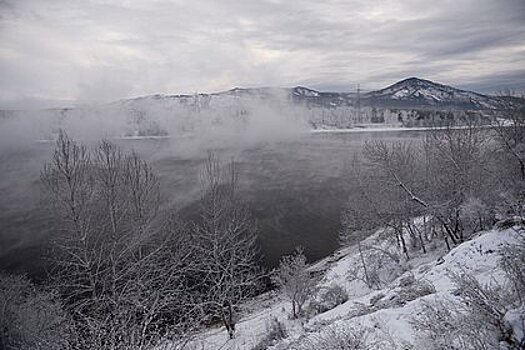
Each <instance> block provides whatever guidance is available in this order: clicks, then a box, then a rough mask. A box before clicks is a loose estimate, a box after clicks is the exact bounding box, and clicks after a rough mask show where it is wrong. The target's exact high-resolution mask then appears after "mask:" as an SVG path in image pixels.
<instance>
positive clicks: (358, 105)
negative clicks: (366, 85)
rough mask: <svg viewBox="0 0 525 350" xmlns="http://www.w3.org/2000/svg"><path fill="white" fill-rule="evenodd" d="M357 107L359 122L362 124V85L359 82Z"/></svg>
mask: <svg viewBox="0 0 525 350" xmlns="http://www.w3.org/2000/svg"><path fill="white" fill-rule="evenodd" d="M356 109H357V122H358V123H359V124H361V87H360V86H359V84H357V103H356Z"/></svg>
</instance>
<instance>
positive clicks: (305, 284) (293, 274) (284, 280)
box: [272, 248, 317, 318]
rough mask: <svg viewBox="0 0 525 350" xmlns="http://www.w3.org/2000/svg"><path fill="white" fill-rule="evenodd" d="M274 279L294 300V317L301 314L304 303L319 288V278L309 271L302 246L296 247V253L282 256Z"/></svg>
mask: <svg viewBox="0 0 525 350" xmlns="http://www.w3.org/2000/svg"><path fill="white" fill-rule="evenodd" d="M272 281H273V283H274V284H275V285H276V286H277V287H278V288H279V289H280V290H281V291H282V292H283V293H284V295H285V296H286V297H287V298H288V299H289V300H290V301H291V302H292V316H293V317H294V318H297V317H298V316H299V315H301V312H302V308H303V305H304V304H305V303H306V301H307V300H308V299H309V298H310V297H312V296H313V295H314V294H315V291H316V290H317V280H316V279H315V278H313V277H312V276H311V274H310V271H308V265H307V264H306V257H305V256H304V254H303V250H302V249H301V248H298V249H296V251H295V253H294V254H292V255H286V256H283V257H282V258H281V262H280V263H279V267H278V268H277V270H276V271H275V272H274V274H273V276H272Z"/></svg>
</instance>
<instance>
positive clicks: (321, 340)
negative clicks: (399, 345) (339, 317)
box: [290, 327, 371, 350]
mask: <svg viewBox="0 0 525 350" xmlns="http://www.w3.org/2000/svg"><path fill="white" fill-rule="evenodd" d="M368 338H369V332H368V330H367V329H365V328H362V327H360V328H357V329H352V328H342V327H338V328H336V327H328V328H327V329H326V330H325V331H323V332H322V333H319V334H317V335H314V336H310V337H308V338H306V339H303V340H302V341H300V342H299V343H298V344H295V345H292V347H291V348H290V349H291V350H367V349H371V347H368V346H367V341H368Z"/></svg>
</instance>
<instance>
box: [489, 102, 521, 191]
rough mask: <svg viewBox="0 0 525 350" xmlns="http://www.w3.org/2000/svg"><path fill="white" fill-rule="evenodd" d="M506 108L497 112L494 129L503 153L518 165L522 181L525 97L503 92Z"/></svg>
mask: <svg viewBox="0 0 525 350" xmlns="http://www.w3.org/2000/svg"><path fill="white" fill-rule="evenodd" d="M502 98H504V99H505V100H506V108H504V109H503V111H502V113H498V114H496V116H495V118H494V121H493V124H492V126H493V128H492V129H493V130H494V131H495V132H496V135H497V138H498V142H499V145H500V148H501V150H502V151H503V152H502V153H503V154H504V155H506V158H507V159H509V160H510V162H511V163H513V164H516V165H517V167H516V168H517V171H518V174H519V178H520V180H521V181H525V97H524V96H521V97H518V96H515V95H514V94H513V93H510V92H506V93H502Z"/></svg>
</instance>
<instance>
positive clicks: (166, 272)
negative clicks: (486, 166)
mask: <svg viewBox="0 0 525 350" xmlns="http://www.w3.org/2000/svg"><path fill="white" fill-rule="evenodd" d="M41 179H42V182H43V184H44V187H45V189H46V190H47V195H48V198H49V203H50V204H51V205H52V208H54V212H55V213H56V214H57V217H58V218H59V219H60V220H59V224H60V230H59V233H58V234H57V235H56V237H55V239H54V243H55V244H54V252H53V254H52V256H51V257H52V261H53V263H54V269H53V270H52V271H51V276H52V278H53V281H54V282H55V285H56V286H57V288H58V290H59V292H60V294H61V296H62V297H63V299H64V301H65V303H66V309H67V310H68V312H69V313H70V314H71V315H72V318H73V319H74V320H75V334H74V335H75V344H76V345H75V346H76V348H80V349H83V348H98V349H120V348H125V349H143V348H145V347H147V346H149V345H151V344H155V342H157V341H158V340H159V339H160V338H161V337H162V336H166V335H168V334H170V335H172V336H174V337H179V336H180V335H182V334H183V333H184V332H186V331H188V330H189V329H191V328H192V327H193V328H194V323H195V318H197V316H196V315H198V314H199V310H200V308H201V307H200V305H199V303H198V301H196V300H195V298H194V297H193V296H192V295H191V294H189V293H188V292H187V290H186V289H185V284H186V280H187V276H188V275H189V274H190V273H189V266H190V265H191V264H190V260H189V259H190V257H191V254H190V251H189V249H188V248H189V245H188V240H187V235H188V231H184V229H183V228H184V227H183V226H184V225H175V224H173V222H171V221H169V220H168V221H167V222H165V223H164V224H162V223H161V222H159V221H160V220H159V218H158V208H159V200H160V189H159V184H158V179H157V177H156V176H155V175H154V173H153V171H152V169H151V168H150V167H149V165H148V164H147V163H145V162H144V161H142V160H141V159H140V157H139V156H138V155H137V154H136V153H132V154H130V155H128V156H126V155H125V154H124V153H123V152H122V151H121V150H120V149H119V148H118V147H117V146H116V145H114V144H112V143H110V142H107V141H103V142H101V143H100V144H99V145H98V147H97V148H96V149H95V151H94V152H93V153H92V154H91V155H90V153H89V152H88V151H87V149H86V148H85V147H84V146H82V145H80V144H78V143H77V142H75V141H74V140H72V139H70V138H69V137H68V136H67V135H66V134H65V133H61V134H60V135H59V138H58V140H57V143H56V149H55V152H54V156H53V159H52V162H51V163H49V164H47V165H46V166H45V167H44V170H43V171H42V174H41Z"/></svg>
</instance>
